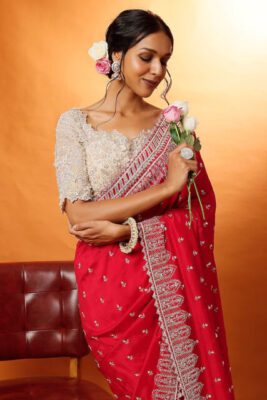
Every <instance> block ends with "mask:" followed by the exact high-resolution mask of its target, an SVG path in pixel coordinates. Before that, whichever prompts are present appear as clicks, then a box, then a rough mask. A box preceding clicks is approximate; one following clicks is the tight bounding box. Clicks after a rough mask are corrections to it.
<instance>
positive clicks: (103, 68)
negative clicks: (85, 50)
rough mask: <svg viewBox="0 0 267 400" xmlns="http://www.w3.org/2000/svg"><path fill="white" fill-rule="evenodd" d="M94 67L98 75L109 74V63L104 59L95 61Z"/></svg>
mask: <svg viewBox="0 0 267 400" xmlns="http://www.w3.org/2000/svg"><path fill="white" fill-rule="evenodd" d="M95 66H96V70H97V72H99V73H100V74H105V75H106V74H108V73H109V71H110V68H111V67H110V61H109V59H108V58H106V57H103V58H99V59H98V60H97V61H96V64H95Z"/></svg>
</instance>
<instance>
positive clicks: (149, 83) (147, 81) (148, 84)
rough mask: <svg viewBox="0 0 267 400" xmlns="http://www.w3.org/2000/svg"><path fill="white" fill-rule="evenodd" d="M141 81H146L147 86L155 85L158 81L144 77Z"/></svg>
mask: <svg viewBox="0 0 267 400" xmlns="http://www.w3.org/2000/svg"><path fill="white" fill-rule="evenodd" d="M143 81H144V82H145V83H146V85H147V86H149V87H155V86H157V85H158V83H159V81H151V80H150V79H145V78H143Z"/></svg>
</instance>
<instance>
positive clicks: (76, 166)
mask: <svg viewBox="0 0 267 400" xmlns="http://www.w3.org/2000/svg"><path fill="white" fill-rule="evenodd" d="M151 132H152V128H150V129H142V130H141V131H140V132H139V134H138V135H137V136H136V137H135V138H133V139H129V138H128V137H127V136H126V135H124V134H122V133H121V132H119V131H117V130H116V129H113V130H112V131H111V132H107V131H105V130H101V129H100V130H99V129H98V130H95V129H94V128H93V127H92V125H91V124H89V123H87V112H86V111H85V110H81V109H79V108H71V109H69V110H67V111H64V112H63V113H62V114H61V115H60V116H59V119H58V121H57V124H56V143H55V157H54V167H55V168H56V179H57V185H58V191H59V207H60V209H61V211H62V212H64V211H65V203H66V199H69V200H71V201H72V202H74V201H75V200H77V199H81V200H94V196H95V195H96V194H98V193H100V192H101V191H102V190H103V189H105V188H107V187H109V185H110V183H111V181H112V180H113V179H115V178H116V176H118V175H119V174H120V173H121V172H122V171H123V169H124V168H125V166H126V164H127V163H128V162H129V161H130V160H131V158H132V157H135V155H136V154H137V153H138V152H139V151H140V150H141V148H142V147H143V146H144V144H145V142H146V140H147V138H148V136H149V134H150V133H151Z"/></svg>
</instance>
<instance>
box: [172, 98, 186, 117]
mask: <svg viewBox="0 0 267 400" xmlns="http://www.w3.org/2000/svg"><path fill="white" fill-rule="evenodd" d="M171 105H172V106H176V107H178V108H181V109H182V115H186V114H187V113H188V102H187V101H180V100H176V101H175V102H174V103H172V104H171Z"/></svg>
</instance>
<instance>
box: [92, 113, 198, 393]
mask: <svg viewBox="0 0 267 400" xmlns="http://www.w3.org/2000/svg"><path fill="white" fill-rule="evenodd" d="M168 127H169V123H167V121H166V120H165V118H164V117H163V115H162V118H161V119H160V120H159V122H158V123H157V124H156V125H155V129H154V131H153V132H152V135H151V136H150V137H149V140H148V141H147V143H146V145H145V146H144V148H143V149H142V151H141V152H140V153H139V154H138V155H137V156H136V157H135V158H134V159H132V160H131V161H130V162H129V164H128V165H127V166H126V168H125V170H124V172H123V173H122V174H121V175H120V176H119V177H117V178H116V179H115V180H114V182H113V183H112V184H111V185H110V186H109V188H107V189H105V190H103V191H102V192H101V193H100V194H98V195H97V196H96V200H104V199H112V198H116V197H122V196H126V195H129V194H133V193H137V192H139V191H142V190H144V189H146V188H148V187H150V186H151V184H157V183H160V182H162V180H163V179H164V178H165V177H166V169H167V159H168V151H170V150H172V149H174V148H175V147H176V145H175V143H173V142H172V140H171V136H170V135H169V134H166V132H167V129H168ZM159 218H160V217H159V216H154V217H152V218H149V219H147V220H144V221H140V222H138V230H139V235H140V238H141V245H142V253H143V257H144V260H145V261H146V263H145V265H144V267H143V268H144V270H145V271H146V273H147V274H148V277H149V281H150V283H151V287H152V296H153V298H154V299H155V307H156V312H157V314H158V317H159V325H160V327H161V329H162V337H163V340H162V342H161V344H160V357H159V360H158V365H157V368H158V371H159V373H158V374H156V375H155V377H154V383H155V389H154V390H153V394H152V395H153V400H178V399H180V398H181V397H184V400H202V399H204V397H201V396H200V392H201V390H202V387H203V386H204V385H203V384H202V383H201V382H198V377H199V375H200V373H201V370H200V369H199V368H197V367H196V366H195V365H196V363H197V359H198V356H197V355H196V354H194V353H193V348H194V346H195V344H196V343H197V342H198V341H196V340H194V339H192V338H190V333H191V327H190V326H189V325H187V324H186V323H185V321H186V320H187V318H188V317H190V314H189V313H188V312H187V311H186V310H183V309H181V306H182V304H183V302H184V296H183V295H182V294H181V293H179V294H178V293H177V292H178V290H179V289H182V287H183V286H182V284H181V281H179V280H178V279H174V278H172V276H173V274H174V271H175V269H176V268H177V267H176V265H174V264H172V263H170V262H169V260H170V254H169V252H168V251H167V250H166V247H165V234H164V232H165V228H166V227H165V225H164V224H163V223H162V222H160V219H159Z"/></svg>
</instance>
